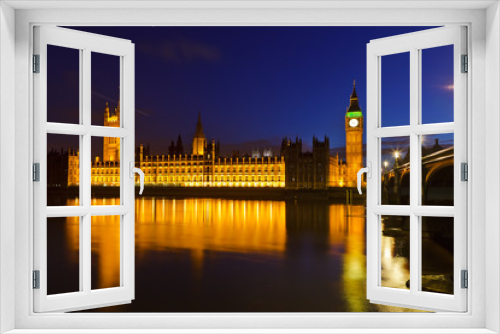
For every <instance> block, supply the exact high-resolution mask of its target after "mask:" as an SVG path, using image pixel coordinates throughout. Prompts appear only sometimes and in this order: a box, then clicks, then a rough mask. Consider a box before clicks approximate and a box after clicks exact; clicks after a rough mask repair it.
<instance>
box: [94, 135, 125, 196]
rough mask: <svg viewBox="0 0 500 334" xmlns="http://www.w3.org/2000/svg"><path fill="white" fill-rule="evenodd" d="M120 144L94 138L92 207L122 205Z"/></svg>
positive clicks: (115, 140) (118, 140)
mask: <svg viewBox="0 0 500 334" xmlns="http://www.w3.org/2000/svg"><path fill="white" fill-rule="evenodd" d="M120 142H121V139H120V138H115V137H92V140H91V146H92V180H91V182H92V186H91V189H92V205H119V204H120Z"/></svg>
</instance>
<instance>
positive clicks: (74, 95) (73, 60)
mask: <svg viewBox="0 0 500 334" xmlns="http://www.w3.org/2000/svg"><path fill="white" fill-rule="evenodd" d="M47 122H57V123H71V124H79V123H80V50H78V49H70V48H63V47H60V46H54V45H47Z"/></svg>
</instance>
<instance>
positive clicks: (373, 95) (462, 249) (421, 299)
mask: <svg viewBox="0 0 500 334" xmlns="http://www.w3.org/2000/svg"><path fill="white" fill-rule="evenodd" d="M466 33H467V32H466V27H464V26H459V25H457V26H450V27H440V28H434V29H429V30H425V31H418V32H414V33H408V34H403V35H399V36H395V37H387V38H381V39H377V40H372V41H370V44H369V45H368V47H367V56H366V58H367V72H368V73H367V85H368V87H367V94H366V95H367V104H368V107H367V114H368V115H370V116H371V117H368V122H367V127H366V129H367V139H366V141H367V163H368V166H369V168H371V169H372V171H371V173H370V174H371V177H369V178H368V180H367V195H366V196H367V210H366V220H367V233H366V235H367V242H366V244H367V245H366V249H367V258H366V262H367V275H366V277H367V291H366V294H367V297H368V299H370V302H372V303H376V304H386V305H401V306H405V305H412V306H414V307H415V308H416V309H423V310H448V311H459V312H463V311H465V310H467V290H466V289H462V288H461V280H460V272H461V270H466V269H467V262H466V260H467V248H466V245H467V235H466V231H467V230H466V228H467V219H466V218H467V196H466V195H467V185H468V182H464V181H461V179H460V168H461V163H462V162H464V163H466V162H467V131H466V115H467V93H466V92H467V76H468V75H469V73H462V71H461V61H462V55H464V54H467V49H466V45H467V40H466ZM445 45H452V47H453V56H452V57H451V59H447V61H451V62H452V68H453V82H454V104H453V105H454V108H453V109H454V110H453V111H454V120H453V122H442V123H434V124H424V123H422V112H424V111H423V110H422V101H421V100H422V85H423V82H422V80H421V77H422V70H423V69H422V55H423V51H424V50H426V49H431V48H435V47H439V46H445ZM402 52H408V54H409V63H408V67H409V72H410V73H409V74H410V76H409V86H410V97H409V110H408V112H409V116H410V117H409V118H410V123H409V124H408V125H402V126H390V127H383V126H382V113H383V111H382V110H381V98H382V96H381V93H382V89H383V87H382V80H383V75H384V74H383V67H382V66H383V65H382V63H383V61H382V59H383V57H384V56H388V55H394V54H401V53H402ZM445 133H447V134H450V133H451V134H454V137H453V138H454V151H453V152H454V164H453V165H454V166H453V170H454V182H453V183H454V185H453V190H454V199H455V200H454V205H453V206H423V205H422V203H421V198H422V194H421V191H422V187H421V186H420V185H421V184H422V174H421V173H422V169H421V167H420V166H421V165H422V161H421V156H422V152H421V136H423V135H432V134H445ZM391 137H406V138H408V139H409V150H410V157H409V158H410V169H411V171H412V172H411V173H410V203H409V205H383V204H382V202H381V194H382V190H381V184H382V180H381V176H382V175H381V173H380V171H381V170H382V169H383V166H382V159H381V154H382V148H381V141H382V140H383V139H386V138H391ZM383 215H393V216H406V217H408V218H409V221H410V226H409V228H410V230H409V232H410V236H409V243H410V258H411V261H410V282H413V284H410V289H408V290H406V289H397V288H388V287H384V286H382V285H381V277H382V272H381V268H382V266H381V248H380V247H381V217H382V216H383ZM422 217H452V218H453V226H454V228H453V231H454V233H453V234H454V236H453V244H454V249H453V252H452V253H453V272H454V277H455V279H454V282H453V294H450V295H449V294H442V293H432V292H425V291H422V290H421V284H422V282H421V277H422V276H421V275H422V266H421V263H422V260H423V259H422V245H421V240H422V236H421V230H420V228H421V219H422Z"/></svg>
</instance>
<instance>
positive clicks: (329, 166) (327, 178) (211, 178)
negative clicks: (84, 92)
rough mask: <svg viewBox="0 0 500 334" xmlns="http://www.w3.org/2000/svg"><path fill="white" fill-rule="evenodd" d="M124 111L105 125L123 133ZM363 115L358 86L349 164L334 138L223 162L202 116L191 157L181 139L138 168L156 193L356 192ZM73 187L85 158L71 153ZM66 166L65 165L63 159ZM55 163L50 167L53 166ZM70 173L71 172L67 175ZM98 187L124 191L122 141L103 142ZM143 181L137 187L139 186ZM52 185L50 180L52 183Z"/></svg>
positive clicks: (144, 153) (141, 155)
mask: <svg viewBox="0 0 500 334" xmlns="http://www.w3.org/2000/svg"><path fill="white" fill-rule="evenodd" d="M119 124H120V106H119V105H118V106H117V107H116V108H115V111H114V112H113V113H110V111H109V106H108V104H107V103H106V107H105V111H104V125H105V126H115V127H118V126H119ZM363 126H364V122H363V115H362V113H361V109H360V107H359V104H358V97H357V94H356V87H355V85H354V87H353V91H352V94H351V98H350V104H349V107H348V108H347V112H346V114H345V131H346V160H345V161H342V160H341V159H340V158H339V156H338V154H336V155H335V156H332V155H331V154H330V143H329V139H328V137H326V136H325V138H324V139H323V140H319V139H318V138H316V137H314V138H313V147H312V152H303V150H302V139H299V138H296V139H295V140H294V141H293V140H291V139H288V138H284V139H283V141H282V144H281V149H280V155H279V156H273V154H272V153H271V152H270V151H269V150H268V151H264V154H262V155H261V154H258V153H257V154H255V152H253V153H252V155H251V156H245V157H239V156H231V157H222V156H221V155H220V145H219V143H216V142H215V141H212V142H208V141H207V139H206V137H205V134H204V132H203V125H202V122H201V115H198V122H197V124H196V131H195V134H194V137H193V141H192V150H191V154H184V152H183V151H184V150H183V147H182V141H181V138H180V137H179V139H178V141H177V145H175V144H174V143H173V142H172V145H171V147H170V148H169V154H168V155H150V154H149V149H148V148H147V147H146V148H145V147H144V146H143V145H142V144H141V145H140V146H139V147H138V149H137V150H136V167H139V168H141V169H142V171H143V172H144V174H145V185H146V186H156V187H272V188H283V187H286V188H296V189H298V188H307V189H325V188H329V187H354V186H355V185H356V173H357V171H358V170H359V169H360V168H361V167H362V163H363V149H362V134H363ZM66 156H67V161H68V164H67V166H64V167H66V168H67V174H66V173H64V172H65V171H64V172H63V173H64V174H66V175H67V186H77V185H79V175H80V171H79V165H80V164H79V153H78V152H77V151H71V150H68V152H67V153H65V154H64V157H66ZM59 160H61V159H59ZM49 163H50V161H49ZM66 168H65V169H66ZM91 180H92V186H105V187H118V186H119V185H120V139H119V138H103V157H102V160H101V159H100V157H95V160H94V161H92V179H91ZM138 182H139V180H138V177H137V178H136V183H138ZM48 183H49V186H50V185H51V180H50V178H49V179H48Z"/></svg>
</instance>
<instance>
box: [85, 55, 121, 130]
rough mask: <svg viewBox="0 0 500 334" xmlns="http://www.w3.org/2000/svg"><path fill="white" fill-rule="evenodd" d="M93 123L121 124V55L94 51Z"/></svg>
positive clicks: (115, 125) (117, 125)
mask: <svg viewBox="0 0 500 334" xmlns="http://www.w3.org/2000/svg"><path fill="white" fill-rule="evenodd" d="M91 108H92V114H91V119H92V121H91V122H92V125H104V126H113V127H119V126H120V57H118V56H112V55H107V54H103V53H97V52H92V103H91Z"/></svg>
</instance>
